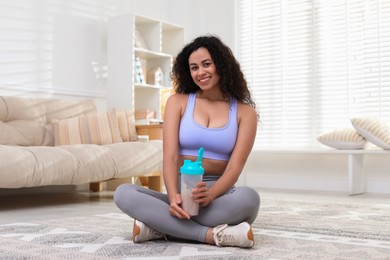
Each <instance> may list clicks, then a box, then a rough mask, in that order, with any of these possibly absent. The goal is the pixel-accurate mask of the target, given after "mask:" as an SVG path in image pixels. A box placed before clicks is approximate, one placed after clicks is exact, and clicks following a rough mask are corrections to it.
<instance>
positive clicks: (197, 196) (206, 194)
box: [192, 181, 213, 207]
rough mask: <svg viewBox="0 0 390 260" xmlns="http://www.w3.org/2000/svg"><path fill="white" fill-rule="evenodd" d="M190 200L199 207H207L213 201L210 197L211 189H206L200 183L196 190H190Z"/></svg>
mask: <svg viewBox="0 0 390 260" xmlns="http://www.w3.org/2000/svg"><path fill="white" fill-rule="evenodd" d="M192 198H193V199H194V200H195V201H196V202H198V203H199V206H201V207H207V205H209V204H210V202H211V201H212V200H213V198H212V196H211V189H210V188H208V187H207V185H206V183H205V182H203V181H201V182H198V183H197V184H196V188H194V189H192Z"/></svg>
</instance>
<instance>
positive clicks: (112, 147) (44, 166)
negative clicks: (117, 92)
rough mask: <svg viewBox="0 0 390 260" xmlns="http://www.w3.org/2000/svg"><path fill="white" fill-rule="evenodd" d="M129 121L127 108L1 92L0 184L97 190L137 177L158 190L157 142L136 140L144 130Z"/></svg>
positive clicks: (159, 161) (130, 115)
mask: <svg viewBox="0 0 390 260" xmlns="http://www.w3.org/2000/svg"><path fill="white" fill-rule="evenodd" d="M134 121H135V120H134V113H133V112H132V111H131V110H125V111H117V110H115V109H112V110H110V111H107V112H106V111H105V112H98V111H97V106H96V104H95V102H94V101H91V100H77V101H74V100H63V99H55V98H23V97H16V96H0V188H6V189H10V188H25V187H37V186H48V185H81V184H90V188H91V190H94V191H100V190H102V187H103V186H102V184H103V182H106V181H108V182H111V183H115V185H118V184H120V183H121V182H124V181H131V180H134V178H133V177H137V176H139V177H143V178H140V179H141V180H143V182H140V183H141V184H144V185H150V188H153V189H155V190H161V187H162V185H161V184H162V183H161V182H162V180H161V172H162V141H161V139H160V138H156V137H154V138H151V139H147V138H143V140H140V139H138V135H139V133H137V131H142V133H143V134H147V133H148V129H147V128H146V129H143V128H142V126H139V127H138V126H135V123H134ZM157 127H158V126H157ZM152 139H160V140H152ZM145 176H146V177H145ZM118 180H119V182H118ZM148 180H149V182H148ZM111 188H112V186H111Z"/></svg>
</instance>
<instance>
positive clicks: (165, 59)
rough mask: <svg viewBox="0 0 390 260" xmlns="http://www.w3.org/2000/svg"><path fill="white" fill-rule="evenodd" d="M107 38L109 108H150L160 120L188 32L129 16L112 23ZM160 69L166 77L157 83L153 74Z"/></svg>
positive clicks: (155, 21)
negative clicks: (137, 65)
mask: <svg viewBox="0 0 390 260" xmlns="http://www.w3.org/2000/svg"><path fill="white" fill-rule="evenodd" d="M107 38H108V42H107V64H108V77H107V90H108V96H107V106H108V108H117V109H133V110H143V109H150V110H153V111H155V114H156V119H158V120H161V119H162V111H161V110H162V105H163V104H162V102H164V100H162V91H163V90H164V89H171V87H172V82H171V81H170V72H171V69H172V63H173V59H174V58H175V56H176V55H177V53H178V52H179V51H180V50H181V48H182V47H183V44H184V29H183V28H182V27H180V26H178V25H173V24H169V23H166V22H162V21H159V20H155V19H151V18H147V17H144V16H139V15H136V14H129V15H123V16H118V17H114V18H111V19H110V20H109V22H108V36H107ZM137 58H138V59H139V60H140V61H141V65H142V66H141V68H142V72H143V75H144V76H143V78H144V81H143V82H140V81H139V80H138V79H139V78H140V77H136V74H137V73H138V72H139V70H138V69H137V68H136V59H137ZM157 69H160V70H161V71H162V74H163V77H162V80H161V81H157V82H156V81H154V80H153V79H154V78H155V77H153V75H154V74H155V73H156V70H157ZM160 70H158V71H160ZM158 75H160V74H158ZM148 76H149V77H148ZM150 79H151V80H150ZM159 82H161V84H158V83H159Z"/></svg>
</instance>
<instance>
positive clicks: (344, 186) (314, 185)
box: [240, 174, 390, 194]
mask: <svg viewBox="0 0 390 260" xmlns="http://www.w3.org/2000/svg"><path fill="white" fill-rule="evenodd" d="M244 179H245V180H242V181H241V182H240V183H241V184H243V183H245V184H246V185H250V186H252V187H255V188H259V189H261V188H271V189H287V190H305V191H335V192H344V193H346V194H348V179H347V178H326V177H313V178H309V177H307V176H288V177H286V176H271V175H268V176H267V175H256V174H252V175H251V174H248V175H246V176H245V178H244ZM389 187H390V180H388V179H387V180H386V179H367V182H366V193H381V194H390V189H389Z"/></svg>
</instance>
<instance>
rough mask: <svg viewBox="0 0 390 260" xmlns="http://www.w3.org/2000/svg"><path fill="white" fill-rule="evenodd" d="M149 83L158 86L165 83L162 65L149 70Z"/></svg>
mask: <svg viewBox="0 0 390 260" xmlns="http://www.w3.org/2000/svg"><path fill="white" fill-rule="evenodd" d="M147 83H148V84H151V85H156V86H163V85H164V72H163V70H162V69H161V67H154V68H151V69H150V70H149V71H148V76H147Z"/></svg>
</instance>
